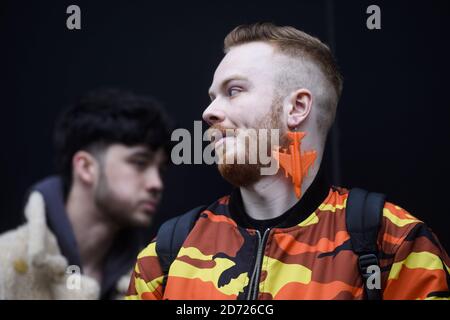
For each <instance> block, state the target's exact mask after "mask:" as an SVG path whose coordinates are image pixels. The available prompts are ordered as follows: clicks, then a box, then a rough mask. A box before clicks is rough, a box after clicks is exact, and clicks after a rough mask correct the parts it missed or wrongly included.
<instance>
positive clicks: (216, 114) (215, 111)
mask: <svg viewBox="0 0 450 320" xmlns="http://www.w3.org/2000/svg"><path fill="white" fill-rule="evenodd" d="M203 120H205V122H206V123H208V124H209V125H210V126H212V125H214V124H218V123H221V122H223V121H224V120H225V113H224V112H223V111H222V110H221V109H220V108H218V106H217V104H215V102H214V101H213V102H211V104H210V105H209V106H208V108H206V110H205V111H204V112H203Z"/></svg>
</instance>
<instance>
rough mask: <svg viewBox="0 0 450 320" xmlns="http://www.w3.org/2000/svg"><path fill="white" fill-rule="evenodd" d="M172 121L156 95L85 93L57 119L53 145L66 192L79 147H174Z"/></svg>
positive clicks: (105, 90) (80, 148)
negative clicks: (116, 145) (118, 145)
mask: <svg viewBox="0 0 450 320" xmlns="http://www.w3.org/2000/svg"><path fill="white" fill-rule="evenodd" d="M171 128H172V126H171V122H170V120H169V118H168V117H167V115H166V113H165V112H164V110H163V109H162V107H161V105H160V104H159V103H158V102H157V101H156V100H155V99H153V98H151V97H147V96H141V95H136V94H134V93H132V92H128V91H122V90H118V89H99V90H96V91H92V92H90V93H88V94H86V95H84V96H82V97H81V98H80V99H79V100H78V101H77V102H75V103H74V104H72V105H70V106H69V108H68V109H66V110H64V111H63V113H62V114H61V116H60V118H59V119H58V121H57V123H56V126H55V132H54V144H55V151H56V159H55V160H56V168H57V170H58V173H59V174H60V175H61V176H62V179H63V184H64V193H65V194H66V195H67V192H68V191H69V189H70V187H71V185H72V158H73V155H74V154H75V153H76V152H77V151H79V150H82V149H84V150H90V149H92V148H106V147H108V145H111V144H113V143H121V144H125V145H127V146H133V145H139V144H142V145H146V146H147V147H148V148H149V149H150V150H152V151H155V150H157V149H160V148H163V150H165V151H166V153H167V154H169V153H170V149H171V141H170V134H171Z"/></svg>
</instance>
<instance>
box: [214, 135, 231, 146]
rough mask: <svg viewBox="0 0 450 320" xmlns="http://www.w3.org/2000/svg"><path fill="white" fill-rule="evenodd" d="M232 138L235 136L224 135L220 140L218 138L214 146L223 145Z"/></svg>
mask: <svg viewBox="0 0 450 320" xmlns="http://www.w3.org/2000/svg"><path fill="white" fill-rule="evenodd" d="M230 138H234V137H232V136H229V137H222V138H220V139H219V140H217V142H214V148H218V147H220V146H221V145H223V144H224V143H225V140H226V139H230Z"/></svg>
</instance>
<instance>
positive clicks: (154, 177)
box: [145, 166, 164, 193]
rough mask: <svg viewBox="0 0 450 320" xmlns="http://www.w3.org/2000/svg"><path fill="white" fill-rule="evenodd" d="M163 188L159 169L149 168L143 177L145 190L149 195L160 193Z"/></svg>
mask: <svg viewBox="0 0 450 320" xmlns="http://www.w3.org/2000/svg"><path fill="white" fill-rule="evenodd" d="M163 188H164V184H163V181H162V179H161V174H160V172H159V168H157V167H156V166H154V167H152V168H150V169H149V170H148V172H147V173H146V176H145V189H146V190H147V191H148V192H150V193H161V192H162V190H163Z"/></svg>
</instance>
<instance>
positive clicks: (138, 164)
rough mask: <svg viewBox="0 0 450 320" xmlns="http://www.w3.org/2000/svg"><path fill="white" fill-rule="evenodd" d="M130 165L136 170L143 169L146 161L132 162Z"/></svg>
mask: <svg viewBox="0 0 450 320" xmlns="http://www.w3.org/2000/svg"><path fill="white" fill-rule="evenodd" d="M131 163H132V164H133V165H134V166H135V167H136V168H138V169H144V168H145V167H146V166H147V161H143V160H132V161H131Z"/></svg>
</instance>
